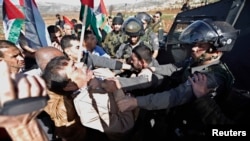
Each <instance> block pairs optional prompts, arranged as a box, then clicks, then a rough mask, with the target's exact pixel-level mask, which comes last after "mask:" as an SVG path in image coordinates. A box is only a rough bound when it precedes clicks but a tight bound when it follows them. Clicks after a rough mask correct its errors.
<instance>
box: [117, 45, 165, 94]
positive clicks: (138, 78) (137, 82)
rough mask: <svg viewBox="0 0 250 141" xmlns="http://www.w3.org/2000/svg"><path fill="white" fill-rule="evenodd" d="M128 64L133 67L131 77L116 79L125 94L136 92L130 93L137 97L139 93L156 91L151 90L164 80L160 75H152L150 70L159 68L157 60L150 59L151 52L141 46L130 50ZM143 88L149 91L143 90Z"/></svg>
mask: <svg viewBox="0 0 250 141" xmlns="http://www.w3.org/2000/svg"><path fill="white" fill-rule="evenodd" d="M130 64H132V66H133V71H130V74H131V76H128V78H127V77H118V78H117V79H118V80H119V82H120V85H121V87H122V88H123V90H125V91H126V92H131V91H133V90H138V92H136V93H132V94H135V95H139V91H141V93H144V94H146V93H148V92H150V91H151V90H154V91H156V89H152V88H156V87H158V86H159V85H160V84H161V82H162V81H163V79H164V78H163V75H161V74H160V73H153V72H152V71H151V69H150V68H151V67H154V68H158V67H160V65H159V63H158V62H157V60H155V59H154V58H153V57H152V52H151V50H150V49H149V48H148V47H147V46H145V45H143V44H140V45H138V46H136V47H135V48H134V49H133V50H132V55H131V59H130ZM169 75H170V74H169ZM145 88H148V89H149V90H145ZM151 92H152V91H151Z"/></svg>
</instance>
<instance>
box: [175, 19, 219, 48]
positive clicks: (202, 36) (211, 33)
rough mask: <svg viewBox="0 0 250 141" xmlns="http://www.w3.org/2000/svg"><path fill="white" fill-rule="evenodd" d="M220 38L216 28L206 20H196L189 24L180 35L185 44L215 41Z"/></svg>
mask: <svg viewBox="0 0 250 141" xmlns="http://www.w3.org/2000/svg"><path fill="white" fill-rule="evenodd" d="M217 39H218V34H217V33H216V32H215V30H214V29H213V28H212V27H211V26H209V25H208V23H206V22H204V21H200V20H199V21H195V22H193V23H192V24H190V25H189V26H187V27H186V28H185V29H184V31H183V32H182V33H181V35H180V36H179V41H180V42H181V43H183V44H196V43H213V42H215V41H216V40H217Z"/></svg>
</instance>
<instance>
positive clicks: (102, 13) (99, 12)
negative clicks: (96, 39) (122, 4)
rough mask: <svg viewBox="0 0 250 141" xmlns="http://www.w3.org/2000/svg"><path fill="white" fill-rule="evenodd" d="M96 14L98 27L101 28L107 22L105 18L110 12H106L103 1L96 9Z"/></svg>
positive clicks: (101, 0)
mask: <svg viewBox="0 0 250 141" xmlns="http://www.w3.org/2000/svg"><path fill="white" fill-rule="evenodd" d="M95 14H96V19H97V25H98V27H101V26H102V24H103V23H104V21H105V17H106V16H107V15H108V12H107V10H106V7H105V4H104V2H103V0H100V4H99V6H98V8H97V9H96V11H95Z"/></svg>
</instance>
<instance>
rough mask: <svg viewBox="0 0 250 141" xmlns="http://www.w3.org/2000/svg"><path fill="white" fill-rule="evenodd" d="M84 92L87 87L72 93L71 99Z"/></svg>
mask: <svg viewBox="0 0 250 141" xmlns="http://www.w3.org/2000/svg"><path fill="white" fill-rule="evenodd" d="M84 91H88V87H87V86H85V87H83V88H80V89H78V90H76V91H74V92H73V94H71V97H73V98H75V97H76V96H77V95H78V94H80V93H81V92H84Z"/></svg>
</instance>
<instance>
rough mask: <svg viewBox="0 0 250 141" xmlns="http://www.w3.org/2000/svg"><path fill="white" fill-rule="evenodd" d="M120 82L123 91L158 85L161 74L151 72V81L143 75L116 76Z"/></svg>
mask: <svg viewBox="0 0 250 141" xmlns="http://www.w3.org/2000/svg"><path fill="white" fill-rule="evenodd" d="M117 79H118V80H119V82H120V84H121V87H122V89H123V90H125V91H132V90H137V89H144V88H148V87H151V86H154V85H156V86H157V85H158V84H160V83H161V82H162V80H163V76H161V75H158V74H153V75H152V79H151V81H150V80H149V79H148V78H147V77H145V76H143V75H142V76H138V77H130V78H125V77H118V78H117Z"/></svg>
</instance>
